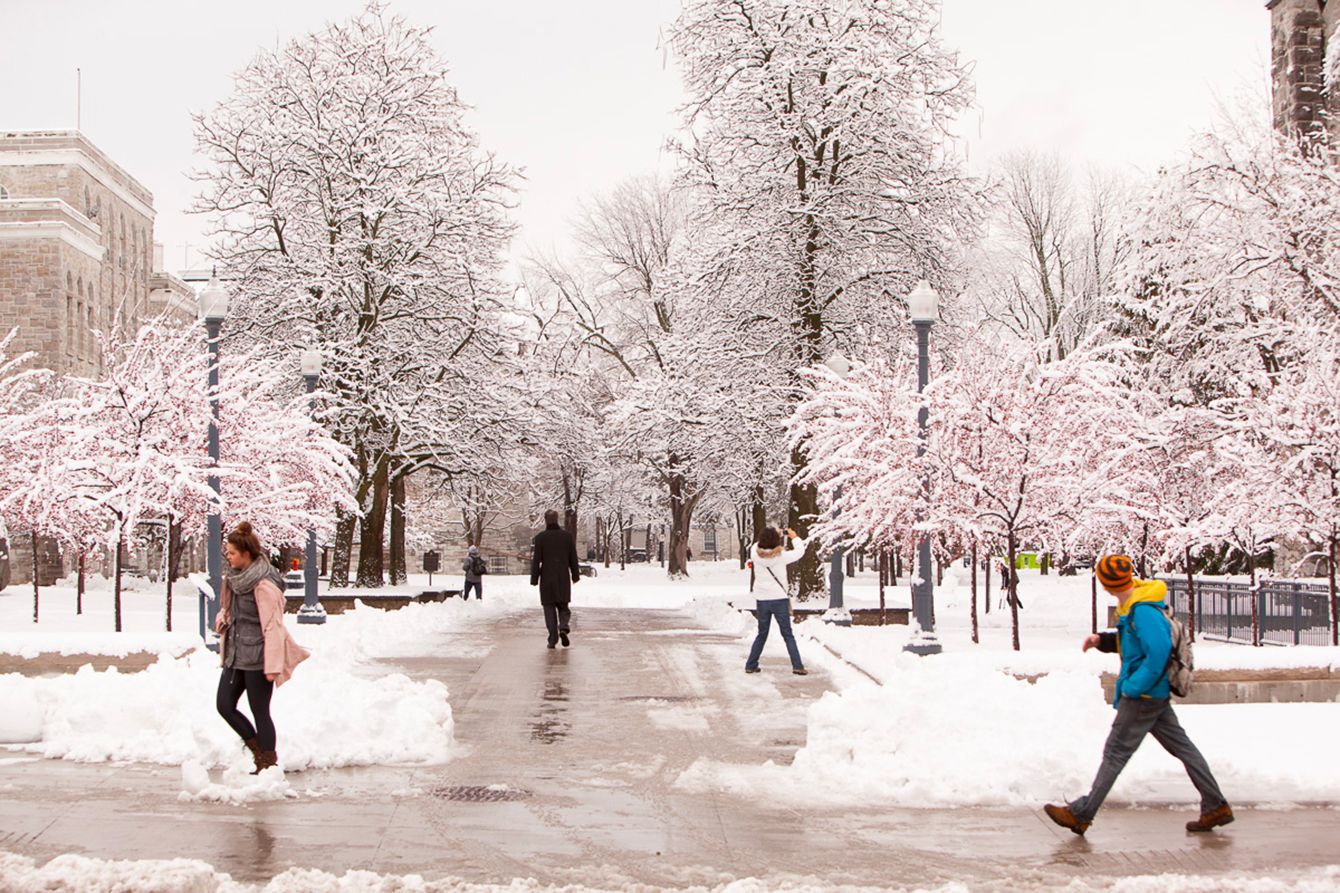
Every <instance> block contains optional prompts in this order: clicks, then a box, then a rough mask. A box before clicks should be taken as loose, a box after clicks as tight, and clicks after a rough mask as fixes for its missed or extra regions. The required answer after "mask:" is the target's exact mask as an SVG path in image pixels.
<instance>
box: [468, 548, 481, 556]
mask: <svg viewBox="0 0 1340 893" xmlns="http://www.w3.org/2000/svg"><path fill="white" fill-rule="evenodd" d="M465 551H467V552H469V553H470V554H471V555H478V554H479V547H478V546H471V547H470V548H469V549H466V550H465Z"/></svg>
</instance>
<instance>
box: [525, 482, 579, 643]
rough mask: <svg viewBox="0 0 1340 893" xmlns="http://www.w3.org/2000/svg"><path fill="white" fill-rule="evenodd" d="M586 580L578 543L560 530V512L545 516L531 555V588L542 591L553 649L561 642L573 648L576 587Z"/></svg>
mask: <svg viewBox="0 0 1340 893" xmlns="http://www.w3.org/2000/svg"><path fill="white" fill-rule="evenodd" d="M581 579H582V572H581V564H580V563H579V562H578V561H577V543H576V542H575V541H574V540H573V538H572V534H570V533H568V532H567V531H566V530H564V529H563V528H562V527H559V526H558V512H556V511H554V510H553V509H550V510H549V511H547V512H545V513H544V530H542V531H540V532H539V533H537V534H535V539H534V541H533V542H532V543H531V552H530V585H532V586H538V587H540V604H541V605H543V606H544V625H545V627H547V628H548V630H549V647H550V648H553V647H554V646H555V645H557V644H558V643H559V642H560V641H562V642H563V647H564V648H567V647H568V645H570V644H571V641H570V640H569V639H568V635H569V633H571V631H572V630H571V623H572V612H571V611H570V610H569V608H568V605H569V604H570V603H571V601H572V586H573V584H574V583H578V582H580V581H581Z"/></svg>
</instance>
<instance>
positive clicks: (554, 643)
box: [544, 641, 558, 648]
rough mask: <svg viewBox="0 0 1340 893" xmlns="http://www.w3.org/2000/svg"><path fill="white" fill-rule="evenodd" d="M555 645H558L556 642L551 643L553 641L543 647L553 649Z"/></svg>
mask: <svg viewBox="0 0 1340 893" xmlns="http://www.w3.org/2000/svg"><path fill="white" fill-rule="evenodd" d="M557 644H558V643H557V642H553V641H551V642H549V643H548V644H546V645H545V646H544V647H546V648H553V647H554V646H555V645H557Z"/></svg>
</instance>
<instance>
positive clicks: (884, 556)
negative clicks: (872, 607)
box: [875, 549, 889, 626]
mask: <svg viewBox="0 0 1340 893" xmlns="http://www.w3.org/2000/svg"><path fill="white" fill-rule="evenodd" d="M875 562H876V564H877V565H878V567H879V625H880V626H884V625H885V624H886V623H888V622H889V618H888V614H887V608H886V606H885V604H884V578H885V577H887V576H888V574H886V573H885V571H886V570H887V568H886V567H885V565H887V564H888V563H889V553H888V552H887V551H885V550H884V549H880V550H879V551H878V552H876V553H875Z"/></svg>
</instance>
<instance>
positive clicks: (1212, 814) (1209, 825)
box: [1186, 803, 1233, 831]
mask: <svg viewBox="0 0 1340 893" xmlns="http://www.w3.org/2000/svg"><path fill="white" fill-rule="evenodd" d="M1232 821H1233V808H1232V807H1231V806H1229V805H1228V804H1227V803H1225V804H1224V805H1223V806H1220V807H1217V808H1215V809H1212V810H1210V811H1209V812H1206V813H1202V814H1201V817H1200V818H1198V819H1196V820H1195V821H1191V822H1187V823H1186V829H1187V830H1188V831H1212V830H1213V829H1215V828H1218V827H1219V826H1220V825H1227V824H1229V823H1230V822H1232Z"/></svg>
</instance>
